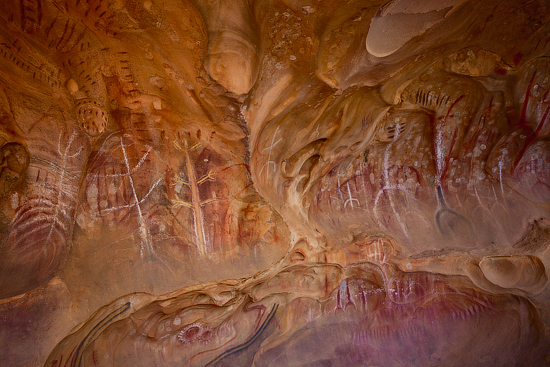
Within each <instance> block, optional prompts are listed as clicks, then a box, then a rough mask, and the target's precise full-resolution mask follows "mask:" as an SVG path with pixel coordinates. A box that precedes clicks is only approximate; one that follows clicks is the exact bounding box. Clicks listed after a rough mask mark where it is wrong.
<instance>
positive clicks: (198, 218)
mask: <svg viewBox="0 0 550 367" xmlns="http://www.w3.org/2000/svg"><path fill="white" fill-rule="evenodd" d="M174 146H175V147H176V149H178V150H179V151H181V152H183V155H184V158H185V175H186V176H187V181H185V180H183V179H182V178H181V177H180V176H179V175H178V177H177V178H176V184H177V183H182V184H183V185H185V186H188V187H189V189H190V190H191V202H190V203H189V202H186V201H184V200H181V198H180V197H179V196H176V197H177V198H178V199H177V200H172V202H173V203H174V206H180V205H183V206H186V207H188V208H190V209H191V210H193V218H194V222H195V235H196V238H197V246H198V248H199V251H200V254H201V256H203V255H205V235H204V218H203V213H202V207H203V206H205V205H207V204H210V203H213V202H215V201H217V200H218V198H216V196H215V193H214V194H213V195H214V197H213V198H211V199H208V200H205V201H201V198H200V194H199V186H200V185H201V184H203V183H204V182H206V181H208V180H213V179H214V176H213V175H212V171H208V173H207V174H206V175H205V176H203V177H201V178H200V179H198V180H197V177H196V175H195V171H194V170H193V164H192V163H191V158H190V156H189V152H191V151H192V150H194V149H196V148H198V147H199V146H200V143H196V144H195V145H193V146H192V147H189V144H188V143H187V140H185V139H184V140H183V147H182V146H181V145H179V144H178V143H177V142H174Z"/></svg>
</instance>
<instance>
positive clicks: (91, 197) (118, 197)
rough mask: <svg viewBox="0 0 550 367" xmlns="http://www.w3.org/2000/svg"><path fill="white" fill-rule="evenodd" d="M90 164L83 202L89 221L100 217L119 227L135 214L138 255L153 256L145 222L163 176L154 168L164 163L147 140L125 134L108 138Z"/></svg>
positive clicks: (149, 235)
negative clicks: (86, 205)
mask: <svg viewBox="0 0 550 367" xmlns="http://www.w3.org/2000/svg"><path fill="white" fill-rule="evenodd" d="M101 150H102V151H104V153H102V154H100V155H98V156H97V157H96V158H95V159H94V161H93V162H92V164H91V167H92V168H91V173H89V174H88V175H87V184H86V186H87V187H86V202H87V204H88V206H89V209H88V213H89V214H91V216H92V218H91V219H92V221H93V220H95V219H96V218H102V219H103V221H104V223H106V224H108V225H109V227H112V228H120V227H121V225H122V224H123V223H125V222H126V221H127V220H129V218H130V216H131V214H132V213H135V214H137V218H136V219H137V225H138V235H139V239H140V241H139V242H140V255H141V257H142V258H145V257H149V256H155V255H156V254H155V249H154V247H153V240H152V238H151V234H150V233H149V229H148V225H147V213H148V210H149V209H150V206H151V199H152V198H153V197H154V196H155V191H156V190H157V189H158V188H159V186H161V184H162V183H163V180H164V178H163V176H162V175H161V174H160V172H159V171H158V170H157V169H155V167H156V166H157V165H158V166H162V163H164V162H163V161H162V160H161V159H160V158H159V156H158V152H157V151H156V150H155V148H154V147H153V146H152V145H149V144H148V142H147V141H142V140H135V139H132V138H130V137H129V136H128V135H126V134H125V135H122V136H118V135H114V136H113V137H112V139H108V140H107V141H106V143H104V147H102V149H101Z"/></svg>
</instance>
